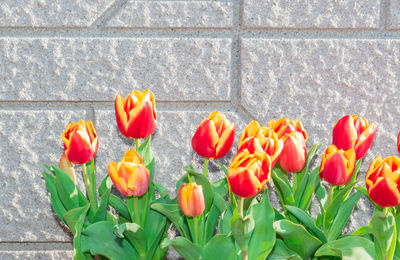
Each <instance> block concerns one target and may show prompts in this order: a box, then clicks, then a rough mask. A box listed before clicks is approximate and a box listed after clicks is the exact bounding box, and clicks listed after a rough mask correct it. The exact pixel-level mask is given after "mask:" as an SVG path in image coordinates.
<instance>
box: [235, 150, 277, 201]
mask: <svg viewBox="0 0 400 260" xmlns="http://www.w3.org/2000/svg"><path fill="white" fill-rule="evenodd" d="M270 175H271V159H270V157H269V156H268V155H267V154H265V153H258V152H255V153H250V152H249V151H248V150H247V149H245V150H243V151H242V152H240V153H238V154H237V155H236V156H235V157H234V158H233V159H232V162H231V164H230V165H229V168H228V181H229V186H230V187H231V190H232V192H233V193H234V194H236V195H238V196H240V197H243V198H248V197H253V196H254V195H256V194H257V193H258V192H259V191H260V190H261V189H262V188H263V187H264V186H265V184H266V183H267V182H268V180H269V178H270Z"/></svg>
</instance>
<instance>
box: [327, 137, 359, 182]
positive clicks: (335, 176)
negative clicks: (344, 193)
mask: <svg viewBox="0 0 400 260" xmlns="http://www.w3.org/2000/svg"><path fill="white" fill-rule="evenodd" d="M355 164H356V153H355V152H354V150H353V149H351V148H350V149H349V150H347V151H343V150H340V149H338V148H337V147H336V146H335V145H330V146H328V148H326V150H325V152H324V154H323V155H322V162H321V167H320V170H319V175H320V177H321V179H323V180H325V181H327V182H329V183H330V184H331V185H335V186H336V185H345V184H347V183H348V182H349V180H350V179H351V177H352V176H353V172H354V167H355Z"/></svg>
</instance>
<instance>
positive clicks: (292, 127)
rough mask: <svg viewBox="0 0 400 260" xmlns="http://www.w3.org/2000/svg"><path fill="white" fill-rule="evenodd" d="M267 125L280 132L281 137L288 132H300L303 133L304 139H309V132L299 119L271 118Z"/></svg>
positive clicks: (279, 136)
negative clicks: (276, 119)
mask: <svg viewBox="0 0 400 260" xmlns="http://www.w3.org/2000/svg"><path fill="white" fill-rule="evenodd" d="M267 126H268V127H269V128H271V129H273V130H274V131H275V133H277V134H278V138H279V139H280V138H283V137H284V136H285V135H286V134H290V133H293V132H299V133H301V134H302V135H303V138H304V141H307V138H308V137H307V133H306V131H305V130H304V127H303V124H302V123H301V122H300V121H299V120H290V119H288V118H281V119H279V120H278V121H275V120H270V121H269V122H268V125H267Z"/></svg>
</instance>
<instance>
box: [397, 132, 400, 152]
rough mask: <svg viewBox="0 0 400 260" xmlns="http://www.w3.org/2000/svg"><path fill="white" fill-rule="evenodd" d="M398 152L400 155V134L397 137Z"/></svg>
mask: <svg viewBox="0 0 400 260" xmlns="http://www.w3.org/2000/svg"><path fill="white" fill-rule="evenodd" d="M397 151H399V153H400V132H399V134H398V135H397Z"/></svg>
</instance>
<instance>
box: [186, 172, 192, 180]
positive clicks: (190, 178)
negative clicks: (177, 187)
mask: <svg viewBox="0 0 400 260" xmlns="http://www.w3.org/2000/svg"><path fill="white" fill-rule="evenodd" d="M187 176H188V181H189V182H192V177H190V173H188V174H187Z"/></svg>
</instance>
